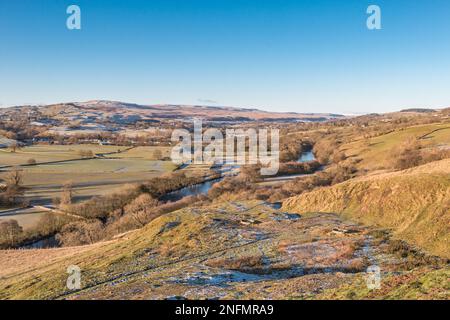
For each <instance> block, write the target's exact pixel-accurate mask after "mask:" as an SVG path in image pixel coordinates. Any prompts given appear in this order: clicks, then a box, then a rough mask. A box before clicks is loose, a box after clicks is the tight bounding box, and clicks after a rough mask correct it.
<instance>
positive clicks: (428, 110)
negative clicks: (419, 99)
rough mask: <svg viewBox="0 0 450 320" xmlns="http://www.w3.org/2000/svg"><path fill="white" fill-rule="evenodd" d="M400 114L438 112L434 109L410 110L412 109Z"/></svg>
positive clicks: (404, 110)
mask: <svg viewBox="0 0 450 320" xmlns="http://www.w3.org/2000/svg"><path fill="white" fill-rule="evenodd" d="M400 112H418V113H430V112H436V110H434V109H426V108H410V109H403V110H400Z"/></svg>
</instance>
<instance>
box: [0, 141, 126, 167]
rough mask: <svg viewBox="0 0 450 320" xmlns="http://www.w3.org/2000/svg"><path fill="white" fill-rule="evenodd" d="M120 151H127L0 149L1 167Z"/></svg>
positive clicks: (53, 147)
mask: <svg viewBox="0 0 450 320" xmlns="http://www.w3.org/2000/svg"><path fill="white" fill-rule="evenodd" d="M120 149H125V147H120V146H101V145H94V144H82V145H34V146H29V147H24V148H21V149H19V150H17V151H16V152H11V150H10V149H0V167H2V166H18V165H23V164H27V161H28V160H29V159H34V160H36V162H37V163H41V162H51V161H63V160H70V159H80V158H81V156H80V154H79V152H80V151H81V150H90V151H92V152H93V153H108V152H116V151H118V150H120Z"/></svg>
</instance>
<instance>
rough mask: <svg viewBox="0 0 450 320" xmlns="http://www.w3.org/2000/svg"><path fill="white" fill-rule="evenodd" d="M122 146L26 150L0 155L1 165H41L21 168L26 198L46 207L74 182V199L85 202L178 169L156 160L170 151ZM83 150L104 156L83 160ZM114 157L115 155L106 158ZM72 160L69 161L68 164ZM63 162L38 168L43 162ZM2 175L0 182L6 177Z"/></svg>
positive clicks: (167, 162) (76, 146) (37, 147)
mask: <svg viewBox="0 0 450 320" xmlns="http://www.w3.org/2000/svg"><path fill="white" fill-rule="evenodd" d="M125 149H126V147H120V146H99V145H67V146H61V145H56V146H55V145H51V146H32V147H26V148H23V149H21V150H20V151H17V152H16V153H11V152H5V151H3V152H1V153H0V159H1V160H0V161H1V163H2V164H5V165H19V164H24V163H26V161H27V160H28V159H30V158H33V159H35V160H36V161H37V162H38V164H37V165H33V166H25V167H22V168H21V169H22V171H23V183H24V186H25V187H26V188H27V191H26V196H27V197H28V198H29V199H30V200H32V201H34V202H35V203H42V204H47V203H50V202H51V201H52V199H54V198H55V197H58V196H59V194H60V192H61V188H62V186H63V185H64V184H65V183H67V182H71V183H72V184H73V186H74V192H75V197H76V198H78V200H83V199H86V198H89V197H91V196H96V195H103V194H106V193H110V192H113V191H115V190H116V189H117V188H120V187H122V186H123V185H124V184H126V183H136V182H142V181H145V180H148V179H150V178H153V177H156V176H158V175H160V174H163V173H165V172H170V171H173V170H174V169H175V168H176V165H175V164H173V163H172V162H171V161H170V160H165V161H161V160H155V159H154V155H153V153H154V151H155V150H156V149H159V150H161V154H162V156H163V157H164V156H167V155H168V154H169V151H170V149H169V148H168V147H137V148H133V149H130V150H126V151H123V152H121V153H115V152H117V151H118V150H125ZM80 150H91V151H92V152H93V153H95V154H105V155H104V156H103V157H98V158H95V159H85V160H83V159H81V157H80V155H79V153H78V152H79V151H80ZM106 153H113V154H106ZM67 160H70V161H67ZM49 161H61V162H56V163H47V164H39V163H40V162H49ZM6 174H7V173H6V171H5V172H0V179H1V178H3V177H4V176H5V175H6Z"/></svg>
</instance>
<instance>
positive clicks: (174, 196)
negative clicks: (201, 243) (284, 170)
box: [161, 150, 316, 201]
mask: <svg viewBox="0 0 450 320" xmlns="http://www.w3.org/2000/svg"><path fill="white" fill-rule="evenodd" d="M313 160H316V158H315V157H314V153H313V151H312V150H308V151H305V152H302V153H301V154H300V156H299V158H298V159H297V162H309V161H313ZM236 168H238V166H236V165H233V166H231V167H229V166H228V167H227V166H224V167H221V168H219V169H218V170H220V172H221V173H222V174H223V173H224V172H228V171H230V170H234V169H236ZM303 175H304V174H301V175H290V177H292V178H295V177H299V176H303ZM223 178H224V177H222V178H218V179H215V180H209V181H205V182H202V183H199V184H195V185H192V186H189V187H185V188H182V189H180V190H177V191H173V192H170V193H168V194H166V195H164V196H163V197H162V198H161V200H162V201H178V200H181V199H182V198H184V197H187V196H196V195H200V194H206V193H208V191H209V189H211V187H212V186H213V185H214V184H215V183H217V182H219V181H221V180H222V179H223ZM285 178H286V176H280V177H273V178H268V179H273V181H276V180H282V179H285Z"/></svg>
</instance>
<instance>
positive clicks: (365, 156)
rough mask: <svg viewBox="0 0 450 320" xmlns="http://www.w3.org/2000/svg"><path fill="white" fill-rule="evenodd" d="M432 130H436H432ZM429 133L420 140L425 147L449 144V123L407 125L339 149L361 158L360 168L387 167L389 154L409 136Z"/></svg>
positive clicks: (414, 136)
mask: <svg viewBox="0 0 450 320" xmlns="http://www.w3.org/2000/svg"><path fill="white" fill-rule="evenodd" d="M434 130H438V131H435V132H433V131H434ZM427 133H430V134H429V135H428V136H426V138H424V139H421V140H420V141H421V142H422V144H423V145H424V146H425V147H438V146H447V147H448V146H450V123H445V124H430V125H420V126H414V127H409V128H407V129H404V130H399V131H395V132H391V133H388V134H385V135H381V136H379V137H374V138H371V139H369V141H368V144H366V142H365V141H363V139H359V140H357V141H354V142H351V143H347V144H344V145H343V146H341V150H342V151H344V152H345V154H346V155H347V156H348V157H357V158H360V159H362V161H361V162H360V163H359V166H360V167H361V168H365V169H369V170H376V169H383V168H385V167H387V166H388V165H389V164H388V161H389V160H390V157H389V155H390V154H391V153H392V151H393V150H395V148H398V147H399V146H400V145H401V144H402V143H403V142H405V141H407V139H409V138H412V137H413V138H419V137H422V136H424V135H426V134H427Z"/></svg>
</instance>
